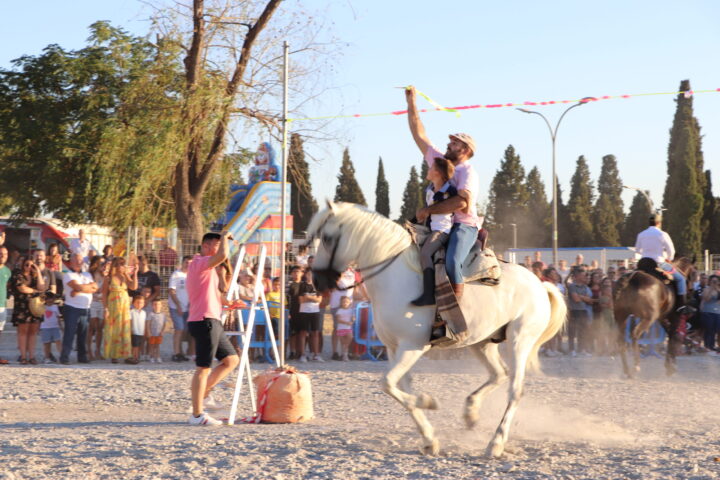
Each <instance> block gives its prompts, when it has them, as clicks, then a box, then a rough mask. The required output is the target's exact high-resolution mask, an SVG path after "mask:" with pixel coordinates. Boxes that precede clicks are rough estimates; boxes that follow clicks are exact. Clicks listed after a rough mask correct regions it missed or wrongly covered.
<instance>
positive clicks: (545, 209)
mask: <svg viewBox="0 0 720 480" xmlns="http://www.w3.org/2000/svg"><path fill="white" fill-rule="evenodd" d="M526 188H527V193H528V208H527V213H528V215H527V221H526V222H523V229H522V231H523V232H526V233H525V236H526V237H527V238H528V246H530V245H532V246H533V247H550V246H552V202H548V199H547V195H546V194H545V184H544V183H543V181H542V178H541V177H540V171H539V170H538V168H537V167H533V168H532V170H530V173H528V176H527V182H526ZM550 189H551V190H552V186H551V187H550Z"/></svg>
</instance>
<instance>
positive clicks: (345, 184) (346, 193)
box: [335, 148, 367, 206]
mask: <svg viewBox="0 0 720 480" xmlns="http://www.w3.org/2000/svg"><path fill="white" fill-rule="evenodd" d="M337 178H338V185H337V187H336V188H335V201H336V202H350V203H358V204H360V205H365V206H367V203H365V195H363V192H362V190H361V189H360V185H358V183H357V180H356V179H355V167H354V166H353V163H352V160H350V151H349V150H348V149H347V148H345V151H344V152H343V160H342V165H341V166H340V173H339V174H338V177H337Z"/></svg>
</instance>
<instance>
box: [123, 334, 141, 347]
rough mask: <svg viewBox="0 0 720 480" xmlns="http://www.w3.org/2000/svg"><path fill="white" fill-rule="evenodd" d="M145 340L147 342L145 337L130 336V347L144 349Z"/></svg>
mask: <svg viewBox="0 0 720 480" xmlns="http://www.w3.org/2000/svg"><path fill="white" fill-rule="evenodd" d="M125 338H127V337H125ZM143 340H145V336H144V335H130V346H132V347H142V345H143Z"/></svg>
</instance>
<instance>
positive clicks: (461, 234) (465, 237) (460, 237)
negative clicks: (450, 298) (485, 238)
mask: <svg viewBox="0 0 720 480" xmlns="http://www.w3.org/2000/svg"><path fill="white" fill-rule="evenodd" d="M477 235H478V229H477V227H471V226H469V225H465V224H463V223H456V224H454V225H453V226H452V229H451V230H450V240H449V241H448V246H447V253H446V255H445V269H446V270H447V274H448V278H449V279H450V283H456V284H457V283H464V282H465V280H464V279H463V276H462V265H463V262H464V261H465V259H466V258H467V256H468V253H470V249H471V248H472V246H473V245H474V244H475V241H476V240H477Z"/></svg>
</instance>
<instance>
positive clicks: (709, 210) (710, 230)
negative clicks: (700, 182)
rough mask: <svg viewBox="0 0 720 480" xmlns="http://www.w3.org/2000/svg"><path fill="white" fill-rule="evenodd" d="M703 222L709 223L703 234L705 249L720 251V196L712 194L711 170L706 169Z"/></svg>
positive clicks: (714, 251) (712, 251) (713, 251)
mask: <svg viewBox="0 0 720 480" xmlns="http://www.w3.org/2000/svg"><path fill="white" fill-rule="evenodd" d="M703 196H704V200H703V201H704V204H705V208H704V211H703V222H706V223H707V227H706V229H705V231H704V232H703V233H704V236H703V243H702V245H703V249H707V250H710V253H720V198H718V197H713V195H712V177H711V175H710V170H705V192H704V195H703Z"/></svg>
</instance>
